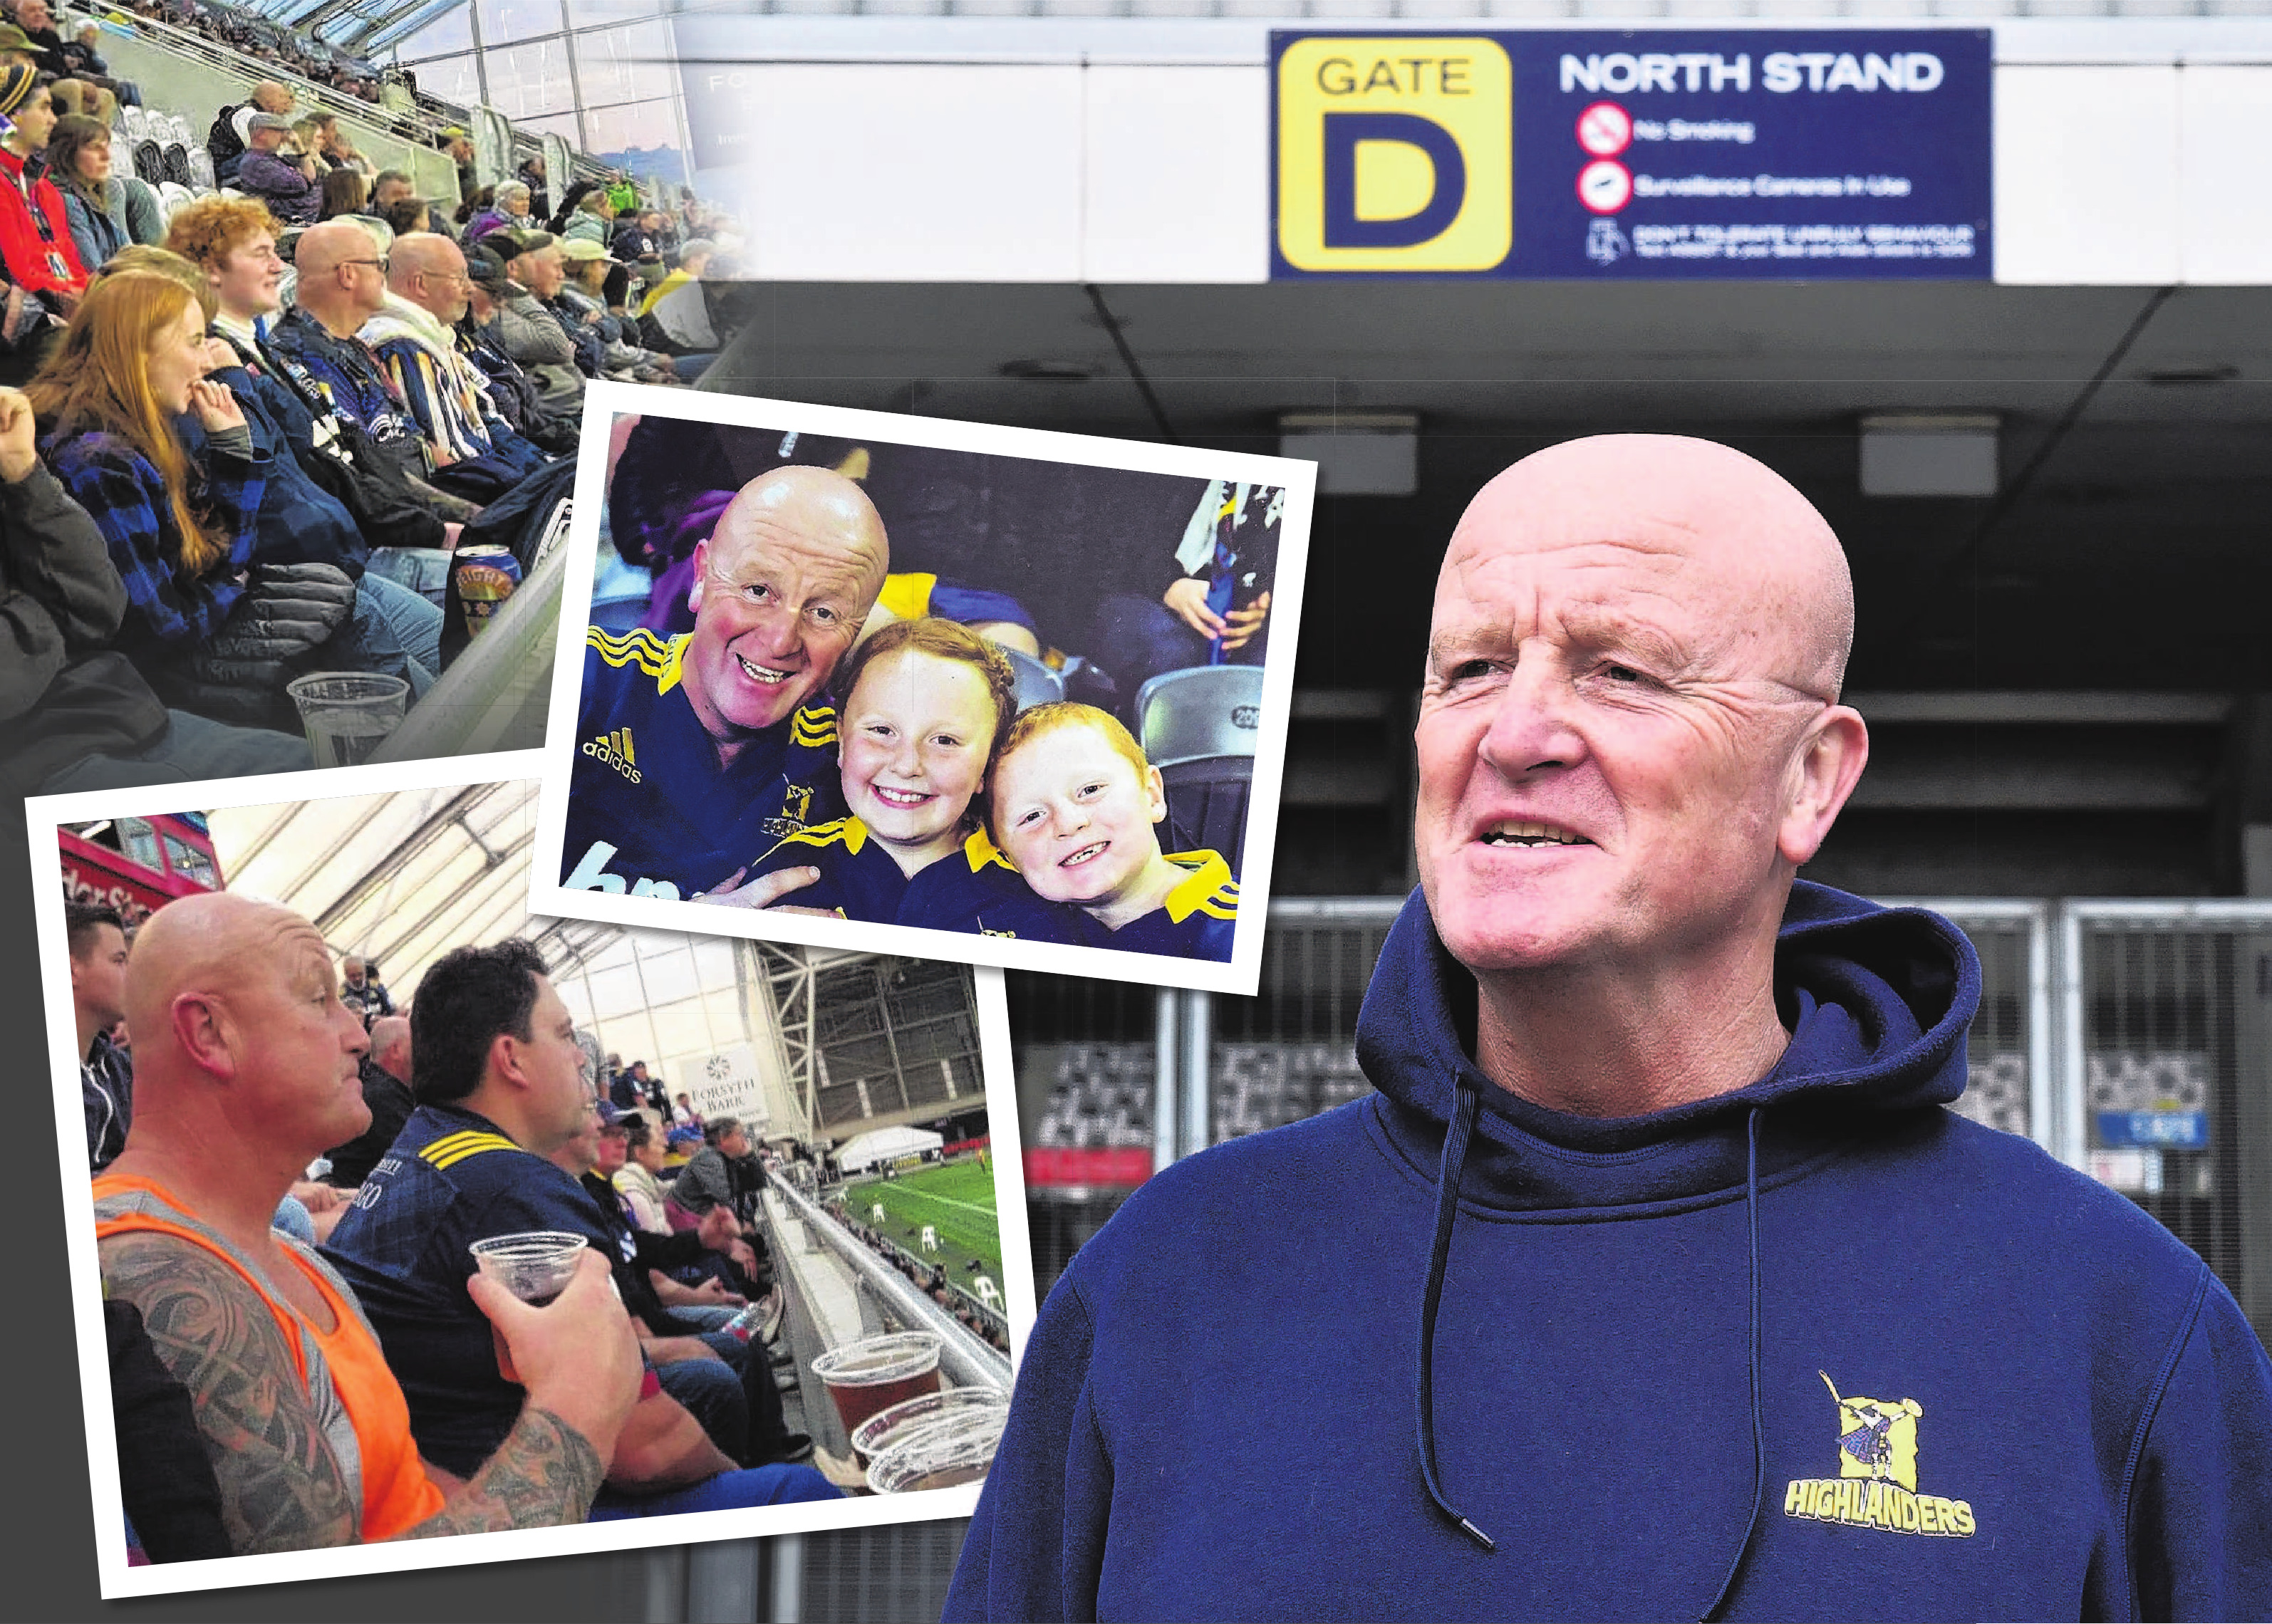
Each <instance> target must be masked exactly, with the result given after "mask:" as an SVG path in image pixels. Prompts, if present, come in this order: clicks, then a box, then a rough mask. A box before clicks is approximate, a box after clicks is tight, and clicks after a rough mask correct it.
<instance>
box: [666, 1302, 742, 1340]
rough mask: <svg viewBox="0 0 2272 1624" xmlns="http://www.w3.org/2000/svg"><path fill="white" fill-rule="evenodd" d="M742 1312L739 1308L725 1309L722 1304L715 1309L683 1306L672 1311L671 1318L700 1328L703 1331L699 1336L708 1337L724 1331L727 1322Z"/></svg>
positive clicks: (700, 1331) (736, 1338)
mask: <svg viewBox="0 0 2272 1624" xmlns="http://www.w3.org/2000/svg"><path fill="white" fill-rule="evenodd" d="M740 1312H741V1310H740V1309H739V1308H729V1307H725V1306H724V1305H723V1304H720V1305H718V1306H715V1307H683V1306H682V1307H676V1308H673V1309H672V1310H671V1311H670V1317H671V1318H672V1319H674V1320H684V1322H686V1323H687V1324H689V1325H696V1326H699V1327H700V1328H701V1330H699V1332H698V1333H697V1334H698V1335H701V1336H704V1337H707V1336H708V1335H710V1334H711V1333H713V1332H716V1331H722V1330H725V1329H726V1322H727V1321H729V1320H730V1319H732V1318H733V1317H734V1316H735V1315H737V1314H739V1313H740ZM734 1339H735V1340H736V1342H739V1341H740V1340H741V1338H740V1337H735V1338H734Z"/></svg>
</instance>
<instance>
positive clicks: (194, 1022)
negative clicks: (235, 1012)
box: [166, 993, 236, 1078]
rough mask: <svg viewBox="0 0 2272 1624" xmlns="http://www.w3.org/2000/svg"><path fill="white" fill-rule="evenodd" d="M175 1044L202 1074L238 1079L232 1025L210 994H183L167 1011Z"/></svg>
mask: <svg viewBox="0 0 2272 1624" xmlns="http://www.w3.org/2000/svg"><path fill="white" fill-rule="evenodd" d="M166 1017H167V1019H168V1022H169V1023H170V1024H172V1026H173V1029H174V1041H175V1042H176V1043H178V1044H179V1045H181V1047H182V1053H183V1054H186V1055H188V1056H189V1057H190V1061H191V1063H192V1064H193V1065H195V1066H196V1067H197V1068H198V1069H199V1070H201V1071H209V1072H211V1073H213V1075H214V1076H218V1077H222V1078H234V1077H235V1076H236V1046H235V1041H234V1033H233V1032H232V1031H231V1030H230V1028H231V1022H230V1021H229V1019H228V1012H227V1010H226V1009H224V1008H223V1006H222V1005H221V1003H220V1001H219V1000H218V999H216V998H214V997H213V995H212V994H210V993H183V994H181V995H178V996H177V997H176V998H175V1000H174V1002H173V1003H172V1004H171V1005H169V1006H168V1009H167V1010H166Z"/></svg>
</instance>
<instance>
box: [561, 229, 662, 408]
mask: <svg viewBox="0 0 2272 1624" xmlns="http://www.w3.org/2000/svg"><path fill="white" fill-rule="evenodd" d="M560 253H561V257H563V258H564V260H566V262H567V267H568V279H567V281H566V283H565V284H564V285H563V286H562V287H561V289H560V296H559V297H558V298H557V299H556V300H554V301H552V302H551V306H552V309H553V311H554V312H555V314H557V315H558V316H560V317H562V318H563V319H564V320H565V321H567V322H568V323H570V324H571V331H572V332H577V333H579V347H578V354H579V358H580V356H581V354H582V351H583V346H584V345H585V344H586V343H587V342H594V341H596V343H597V345H598V346H599V351H600V353H599V358H598V359H599V370H598V371H597V372H596V373H594V376H606V377H611V378H622V379H624V380H627V381H639V382H646V383H655V384H676V382H678V374H677V373H676V371H674V370H672V369H671V364H670V358H669V356H667V355H658V354H655V353H654V351H652V350H649V349H647V348H646V346H643V345H642V344H640V343H639V324H638V323H637V322H635V321H633V320H632V318H631V317H629V316H627V315H624V314H623V313H622V306H623V302H624V296H625V294H626V292H627V290H628V288H629V285H630V273H629V272H628V271H627V270H626V269H625V268H624V266H623V265H621V264H617V262H616V261H614V260H612V259H610V258H609V257H608V256H607V255H606V254H604V253H602V251H601V249H600V245H599V244H598V243H596V242H588V241H587V240H585V239H583V238H581V237H579V238H578V239H577V240H576V241H574V242H564V243H562V244H561V245H560ZM584 334H589V335H592V338H591V339H584V338H582V337H581V336H580V335H584Z"/></svg>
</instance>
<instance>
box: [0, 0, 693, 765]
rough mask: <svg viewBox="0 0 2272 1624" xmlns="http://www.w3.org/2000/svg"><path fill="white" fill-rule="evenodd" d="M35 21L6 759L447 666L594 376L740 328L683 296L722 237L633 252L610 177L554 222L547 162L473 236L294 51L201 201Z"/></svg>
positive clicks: (82, 756) (253, 96)
mask: <svg viewBox="0 0 2272 1624" xmlns="http://www.w3.org/2000/svg"><path fill="white" fill-rule="evenodd" d="M33 3H34V0H24V4H33ZM7 43H8V41H7V39H6V38H5V36H4V35H0V115H5V117H6V120H7V128H6V130H5V132H4V133H0V172H4V177H5V178H6V179H7V180H9V181H10V182H11V184H9V185H6V186H0V270H4V283H5V294H4V303H0V388H4V387H5V386H6V385H10V384H16V385H20V386H21V388H22V391H23V392H22V393H21V394H20V395H19V394H17V393H16V392H14V391H13V390H12V389H8V390H7V391H6V392H5V393H0V637H5V638H6V639H8V641H9V644H10V646H9V647H8V648H7V649H6V650H5V652H4V654H0V723H4V724H6V725H7V726H8V728H9V738H8V741H7V743H6V744H5V745H0V778H4V779H5V780H6V781H7V782H8V783H9V784H11V786H15V787H17V788H19V789H20V790H23V791H25V792H27V793H28V792H37V791H41V790H56V789H64V788H91V787H104V786H115V785H123V784H131V783H141V782H151V781H159V780H163V779H169V778H170V779H178V778H187V777H191V776H196V777H206V776H210V775H212V774H213V773H215V772H241V771H281V770H288V769H289V768H292V767H295V766H304V765H307V764H309V756H308V753H307V749H306V746H305V745H304V744H303V743H302V742H301V741H300V740H299V739H298V738H297V737H296V734H297V733H298V726H297V719H296V716H295V713H294V711H293V709H292V707H291V704H290V702H289V700H288V698H287V697H286V696H285V694H284V691H283V689H284V684H285V683H286V682H288V680H289V679H290V678H291V677H292V676H293V675H295V674H300V673H303V672H307V671H312V670H342V671H370V672H376V673H381V674H390V675H393V676H397V677H400V678H401V679H402V680H403V681H404V682H406V683H407V685H408V687H409V689H410V690H411V694H412V697H413V699H414V701H415V698H416V697H418V696H420V695H422V694H423V693H424V692H425V691H426V689H428V688H429V687H430V686H431V684H432V683H433V682H434V681H435V680H436V679H437V676H438V675H439V674H440V673H441V671H442V669H443V668H444V667H445V664H446V663H447V661H448V660H449V659H452V658H454V656H455V654H456V653H457V652H459V651H460V650H461V649H462V648H463V647H464V645H465V643H466V641H467V638H468V637H470V636H471V634H472V630H473V627H472V625H471V623H470V622H466V623H462V624H458V625H453V624H452V622H451V621H450V619H449V618H448V615H447V613H446V611H448V610H449V609H450V608H451V607H452V596H451V586H450V583H451V570H452V558H453V555H454V553H455V549H456V548H458V547H459V546H460V543H461V542H464V541H470V540H482V541H485V542H498V543H502V544H503V545H505V546H506V547H508V548H512V550H513V551H514V552H515V553H516V554H517V555H520V556H522V557H523V559H524V562H526V560H527V557H528V556H529V555H531V553H532V552H533V548H534V542H535V540H537V538H538V537H540V536H541V535H542V533H543V531H544V529H545V526H546V524H547V522H548V520H549V518H550V516H551V513H552V510H553V509H554V508H555V506H556V505H557V502H558V501H559V500H561V499H563V498H564V497H565V495H566V494H567V492H568V490H569V488H570V487H571V485H572V481H573V476H574V453H575V448H576V444H577V438H578V424H579V416H580V412H581V407H582V399H583V391H584V388H585V386H586V384H587V382H588V381H589V380H591V379H593V378H595V377H613V378H623V379H639V380H645V381H650V382H678V381H681V380H682V379H685V378H691V377H692V376H697V375H699V371H700V369H701V368H702V367H703V365H705V364H706V361H707V360H708V358H709V349H699V348H696V347H695V345H696V344H702V345H706V346H709V348H711V349H714V346H715V336H714V332H710V331H709V330H708V329H707V328H706V326H703V325H701V324H699V323H698V324H692V325H690V324H687V323H686V322H684V320H679V319H676V317H677V316H678V315H680V314H683V313H684V311H685V310H686V309H689V308H691V307H690V305H689V302H688V301H687V300H686V299H685V298H684V290H685V289H686V288H687V287H689V286H690V285H691V287H693V289H694V293H695V295H696V297H695V301H694V303H695V304H697V305H699V296H700V291H701V290H700V286H699V278H700V276H701V273H702V272H703V270H704V269H705V268H706V265H707V264H708V263H709V258H710V257H711V255H712V253H713V252H714V245H713V244H712V243H710V242H707V241H701V240H698V241H696V242H679V241H678V239H677V238H676V235H675V231H676V227H675V224H674V221H675V220H676V218H677V217H673V216H669V215H665V214H663V213H662V212H660V211H654V212H648V213H646V214H644V215H639V214H634V215H633V216H632V218H631V220H629V222H628V232H627V234H626V235H623V236H622V237H621V244H622V251H623V252H624V254H626V255H628V256H630V257H627V258H618V257H616V254H615V253H614V252H613V251H611V250H610V248H609V247H606V246H603V245H602V242H598V241H595V240H594V235H593V232H594V230H596V229H598V228H600V227H602V225H603V224H604V223H605V222H607V221H608V220H611V219H612V218H613V210H614V202H613V199H612V198H611V197H609V192H608V190H607V189H606V188H605V187H595V186H592V185H590V184H588V183H587V184H586V185H583V186H580V187H578V188H573V189H571V190H570V193H569V195H568V196H567V197H565V198H564V200H563V203H562V205H561V206H562V210H563V212H566V213H570V214H572V215H573V216H574V217H575V220H576V221H577V222H578V224H579V234H578V235H573V236H564V235H557V234H555V233H553V232H551V231H549V230H546V229H543V228H542V222H541V220H540V219H539V217H538V216H537V214H536V213H535V205H536V200H537V198H538V197H539V195H540V194H539V191H538V188H539V187H541V186H542V183H543V181H544V176H543V174H542V167H541V165H539V164H536V163H534V162H532V164H531V165H530V166H529V167H528V168H527V169H526V170H525V171H524V175H525V176H526V178H524V179H522V180H519V181H516V182H514V183H510V185H509V186H508V188H506V189H505V197H504V207H503V208H502V209H499V210H497V211H495V216H496V218H495V219H494V220H480V221H479V222H478V223H480V224H482V225H484V226H485V227H488V228H487V229H484V230H482V231H480V232H478V233H475V232H472V231H468V232H467V233H466V234H465V239H464V240H461V239H460V237H459V236H457V235H452V233H451V231H450V230H449V229H447V228H446V227H447V222H446V221H445V220H444V218H443V216H442V212H441V210H440V209H439V208H438V207H437V206H436V205H435V204H434V203H433V202H431V201H430V200H427V199H422V198H420V197H418V196H417V194H416V190H415V186H414V185H413V183H411V181H410V178H409V177H408V176H407V175H403V174H401V173H400V172H397V171H377V172H374V170H373V168H372V166H371V165H370V161H369V160H367V159H365V158H363V157H362V154H361V153H358V152H356V151H355V147H354V145H353V142H352V140H351V138H349V137H348V135H347V134H346V132H345V131H344V130H342V129H341V127H340V123H339V122H338V120H337V119H335V118H333V117H330V116H329V115H318V116H316V117H314V118H301V119H295V115H294V111H295V110H294V108H293V105H292V97H291V93H290V92H289V90H288V89H287V88H286V87H285V86H282V85H280V84H279V83H276V82H274V81H268V82H264V83H262V84H260V85H258V86H254V87H253V89H252V92H251V93H250V95H248V97H247V98H246V99H245V101H243V103H242V104H240V105H238V106H235V107H231V108H224V109H223V110H222V115H221V116H220V118H218V119H217V120H216V121H215V123H214V130H213V140H214V143H215V155H216V159H217V160H219V161H221V162H223V163H226V164H228V165H229V166H232V172H233V176H234V179H235V182H236V188H235V190H241V191H242V192H243V194H244V195H242V196H232V195H229V194H228V193H226V192H224V193H223V194H221V195H217V196H212V197H204V198H200V199H198V200H196V201H194V202H192V203H190V204H188V205H185V206H182V207H178V208H176V210H175V212H173V213H172V215H171V218H170V220H169V219H168V218H167V217H166V215H165V214H164V213H163V212H161V208H160V206H159V204H158V200H157V198H156V197H155V195H154V193H153V189H152V188H151V187H150V186H149V185H148V184H146V183H144V182H143V181H141V180H139V179H138V178H136V177H134V176H133V175H130V174H122V173H119V168H121V167H123V166H114V163H113V160H112V153H111V136H110V131H109V130H108V126H106V125H104V124H102V123H100V122H99V121H97V120H94V119H92V118H87V117H83V116H78V115H64V116H61V117H59V116H58V115H56V111H55V107H54V91H55V88H56V87H55V86H54V85H52V84H50V83H48V82H45V81H44V80H43V78H42V76H41V73H40V71H38V69H37V68H36V67H34V66H33V65H31V64H30V63H26V62H24V61H21V60H9V59H8V53H7V51H6V50H5V49H4V47H5V46H6V45H7ZM238 140H241V141H242V150H240V151H234V152H232V151H228V150H226V149H227V148H228V145H229V144H230V143H231V142H232V141H238ZM594 199H596V200H597V201H596V202H595V201H594ZM689 206H690V209H692V208H693V205H691V204H690V205H689ZM694 217H695V218H698V219H702V220H705V221H706V222H707V218H708V217H706V216H705V215H702V214H701V213H700V212H699V210H694ZM390 222H391V223H390ZM585 222H589V224H588V225H587V224H585ZM437 227H444V228H443V229H437ZM674 242H676V243H677V247H676V250H675V251H674V250H673V249H672V247H671V246H670V245H671V244H673V243H674ZM658 306H660V307H661V309H660V312H658V309H657V307H658ZM690 339H691V342H690V341H689V340H690ZM26 450H28V452H29V454H28V455H25V454H23V453H24V452H25V451H26ZM191 764H195V769H196V770H195V771H191Z"/></svg>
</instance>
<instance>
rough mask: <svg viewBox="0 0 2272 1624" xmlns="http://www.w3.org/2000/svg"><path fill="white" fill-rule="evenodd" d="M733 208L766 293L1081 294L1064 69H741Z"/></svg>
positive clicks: (1068, 85)
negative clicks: (740, 213)
mask: <svg viewBox="0 0 2272 1624" xmlns="http://www.w3.org/2000/svg"><path fill="white" fill-rule="evenodd" d="M746 71H747V72H748V74H749V86H748V89H747V92H746V101H745V103H744V105H745V106H746V107H747V108H749V116H750V119H751V135H752V139H751V150H752V151H753V153H756V154H758V156H757V157H756V158H755V159H754V160H753V161H752V162H751V164H750V166H749V168H748V171H747V174H748V182H747V188H746V190H745V191H744V198H745V199H746V205H745V206H746V207H747V210H748V214H747V223H748V226H749V232H750V238H751V247H752V252H753V255H754V258H755V261H756V274H757V275H758V276H759V277H761V278H764V279H768V280H776V281H846V282H878V281H906V282H1071V281H1078V280H1080V212H1081V210H1080V197H1081V159H1080V154H1081V116H1080V102H1081V86H1080V78H1081V71H1080V69H1079V68H1078V67H1075V66H1072V65H1069V64H1065V65H1047V66H1032V67H1027V66H998V65H975V64H972V65H962V64H953V63H939V64H936V65H934V64H929V63H907V64H896V63H894V64H866V63H768V64H765V65H761V66H754V67H751V68H750V69H748V70H746Z"/></svg>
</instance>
